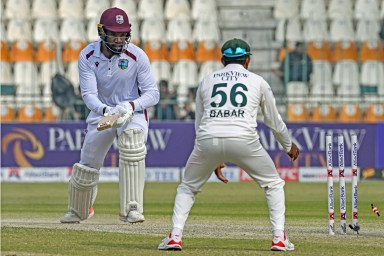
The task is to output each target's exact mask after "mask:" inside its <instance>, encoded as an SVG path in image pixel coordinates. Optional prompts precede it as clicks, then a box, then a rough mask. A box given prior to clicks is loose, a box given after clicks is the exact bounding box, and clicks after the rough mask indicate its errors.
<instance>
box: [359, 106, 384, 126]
mask: <svg viewBox="0 0 384 256" xmlns="http://www.w3.org/2000/svg"><path fill="white" fill-rule="evenodd" d="M364 121H366V122H379V121H381V122H382V121H384V104H370V105H369V106H368V108H367V111H366V113H365V115H364Z"/></svg>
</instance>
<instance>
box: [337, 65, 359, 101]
mask: <svg viewBox="0 0 384 256" xmlns="http://www.w3.org/2000/svg"><path fill="white" fill-rule="evenodd" d="M333 83H334V85H335V86H336V87H337V95H338V96H340V99H341V100H343V101H345V102H350V101H356V100H357V98H356V96H359V95H360V86H359V69H358V65H357V63H356V62H355V61H351V60H343V61H339V62H337V63H336V65H335V71H334V73H333Z"/></svg>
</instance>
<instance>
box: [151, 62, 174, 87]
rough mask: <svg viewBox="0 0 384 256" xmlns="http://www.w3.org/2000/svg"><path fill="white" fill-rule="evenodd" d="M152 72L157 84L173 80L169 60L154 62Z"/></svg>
mask: <svg viewBox="0 0 384 256" xmlns="http://www.w3.org/2000/svg"><path fill="white" fill-rule="evenodd" d="M151 70H152V72H153V75H154V77H155V79H156V81H157V82H159V81H161V80H165V81H170V80H171V64H170V63H169V62H168V61H167V60H155V61H152V62H151Z"/></svg>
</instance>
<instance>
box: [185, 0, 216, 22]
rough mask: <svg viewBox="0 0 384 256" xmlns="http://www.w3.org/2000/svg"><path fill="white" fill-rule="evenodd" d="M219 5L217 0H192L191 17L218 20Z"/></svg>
mask: <svg viewBox="0 0 384 256" xmlns="http://www.w3.org/2000/svg"><path fill="white" fill-rule="evenodd" d="M217 16H218V14H217V5H216V2H215V1H207V0H194V1H192V10H191V17H192V19H193V20H200V19H202V20H218V18H217Z"/></svg>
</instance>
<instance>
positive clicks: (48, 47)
mask: <svg viewBox="0 0 384 256" xmlns="http://www.w3.org/2000/svg"><path fill="white" fill-rule="evenodd" d="M35 58H36V62H47V61H55V60H56V44H55V43H54V42H52V41H49V40H47V41H44V42H40V43H39V45H38V46H37V51H36V55H35Z"/></svg>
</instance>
